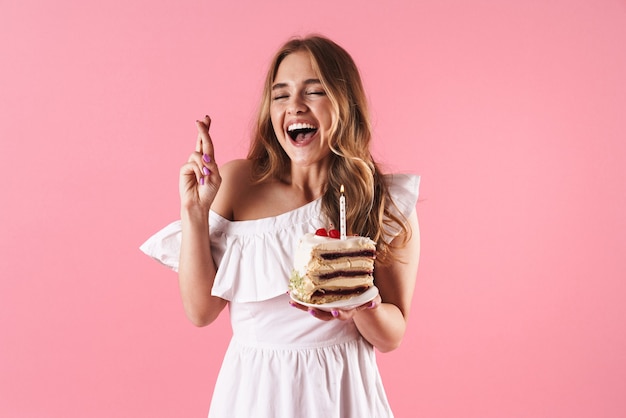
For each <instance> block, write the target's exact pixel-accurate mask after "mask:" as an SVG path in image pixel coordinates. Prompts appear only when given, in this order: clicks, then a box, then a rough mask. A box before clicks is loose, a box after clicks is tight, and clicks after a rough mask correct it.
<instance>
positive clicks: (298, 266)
mask: <svg viewBox="0 0 626 418" xmlns="http://www.w3.org/2000/svg"><path fill="white" fill-rule="evenodd" d="M364 249H371V250H376V243H375V242H374V241H372V240H371V239H369V238H367V237H356V236H350V237H346V239H337V238H330V237H323V236H320V235H315V234H313V233H308V234H305V235H304V236H303V237H302V239H301V240H300V244H299V245H298V248H297V250H296V255H295V256H294V260H293V263H294V269H295V270H296V271H297V272H298V273H299V274H300V275H301V276H304V275H305V274H306V272H307V270H309V268H310V264H311V262H312V261H313V260H312V259H313V256H314V254H315V253H319V252H344V251H348V250H355V251H359V250H364ZM338 263H342V264H338ZM324 264H325V267H322V268H325V269H326V270H331V271H332V270H339V268H341V267H344V266H345V267H347V268H348V269H349V268H354V267H358V268H363V267H365V266H366V265H368V264H370V265H371V262H368V261H367V260H364V261H359V260H355V259H353V260H341V261H340V260H334V262H333V263H332V264H331V263H328V264H327V263H324ZM318 267H319V266H318Z"/></svg>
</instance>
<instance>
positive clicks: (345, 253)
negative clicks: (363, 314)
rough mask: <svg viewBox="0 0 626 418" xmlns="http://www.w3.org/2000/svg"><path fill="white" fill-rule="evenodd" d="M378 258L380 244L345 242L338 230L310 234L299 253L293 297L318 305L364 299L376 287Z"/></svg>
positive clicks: (349, 239) (352, 238)
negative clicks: (377, 245) (364, 294)
mask: <svg viewBox="0 0 626 418" xmlns="http://www.w3.org/2000/svg"><path fill="white" fill-rule="evenodd" d="M328 235H330V236H328ZM335 237H336V238H335ZM375 258H376V243H375V242H374V241H372V240H371V239H369V238H367V237H358V236H349V237H346V239H343V240H342V239H339V234H338V233H337V231H336V230H331V231H329V232H328V233H327V232H326V231H325V230H323V229H321V230H318V231H317V232H316V233H315V234H313V233H309V234H306V235H304V237H302V239H301V240H300V243H299V245H298V248H297V249H296V254H295V257H294V269H293V272H292V274H291V280H290V289H291V293H292V295H293V296H295V298H296V299H298V300H301V301H302V302H306V303H314V304H322V303H329V302H334V301H337V300H342V299H349V298H351V297H353V296H356V295H360V294H361V293H363V292H365V291H366V290H368V289H369V288H370V287H372V286H373V285H374V277H373V273H374V259H375Z"/></svg>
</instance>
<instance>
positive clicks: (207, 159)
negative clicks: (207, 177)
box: [202, 154, 211, 163]
mask: <svg viewBox="0 0 626 418" xmlns="http://www.w3.org/2000/svg"><path fill="white" fill-rule="evenodd" d="M202 159H203V160H204V162H205V163H210V162H211V157H209V154H203V155H202Z"/></svg>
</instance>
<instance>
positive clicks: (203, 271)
mask: <svg viewBox="0 0 626 418" xmlns="http://www.w3.org/2000/svg"><path fill="white" fill-rule="evenodd" d="M181 225H182V242H181V248H180V261H179V268H178V281H179V286H180V293H181V297H182V301H183V306H184V308H185V313H186V314H187V317H188V318H189V320H190V321H191V322H193V323H194V324H195V325H197V326H204V325H208V324H210V323H211V322H213V321H214V320H215V319H216V318H217V316H218V315H219V313H220V312H221V311H222V309H223V308H224V306H225V305H226V301H225V300H224V299H221V298H218V297H215V296H211V289H212V287H213V282H214V280H215V274H216V272H217V269H216V267H215V263H214V261H213V257H212V255H211V243H210V239H209V221H208V214H207V213H206V211H204V210H199V209H186V208H184V209H182V210H181Z"/></svg>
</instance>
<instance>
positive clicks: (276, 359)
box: [141, 174, 419, 418]
mask: <svg viewBox="0 0 626 418" xmlns="http://www.w3.org/2000/svg"><path fill="white" fill-rule="evenodd" d="M385 177H386V180H387V183H388V185H389V187H390V192H391V195H392V197H393V198H394V202H395V203H396V205H397V207H398V210H399V211H400V212H401V213H403V214H404V215H405V216H408V215H410V214H411V213H412V211H413V210H415V204H416V201H417V193H418V187H419V177H417V176H414V175H400V174H395V175H387V176H385ZM348 204H349V201H348ZM320 208H321V200H320V199H317V200H315V201H313V202H311V203H308V204H307V205H305V206H302V207H300V208H297V209H295V210H293V211H290V212H287V213H283V214H281V215H278V216H274V217H271V218H263V219H258V220H251V221H236V222H231V221H229V220H227V219H225V218H223V217H221V216H219V215H218V214H216V213H214V212H212V211H211V212H210V213H209V225H210V236H211V249H212V252H213V257H214V260H215V262H216V263H217V265H218V272H217V276H216V278H215V282H214V285H213V290H212V294H213V295H215V296H219V297H221V298H224V299H226V300H228V301H229V303H228V306H229V310H230V318H231V325H232V330H233V336H232V340H231V342H230V345H229V347H228V350H227V352H226V355H225V357H224V360H223V363H222V368H221V370H220V373H219V376H218V378H217V382H216V385H215V391H214V393H213V398H212V401H211V408H210V412H209V417H210V418H239V417H242V418H250V417H254V418H262V417H268V418H270V417H271V418H282V417H284V418H317V417H319V418H333V417H336V418H340V417H341V418H350V417H353V418H366V417H372V418H385V417H392V416H393V413H392V412H391V408H390V406H389V403H388V402H387V396H386V395H385V390H384V388H383V384H382V382H381V378H380V375H379V372H378V367H377V365H376V359H375V353H374V348H373V347H372V346H371V345H370V344H369V343H368V342H367V341H365V340H364V339H363V338H362V337H361V335H360V334H359V332H358V330H357V328H356V326H355V325H354V322H353V321H338V320H336V321H332V320H331V321H327V322H324V321H320V320H318V319H315V318H314V317H312V316H311V315H310V314H307V313H306V312H302V311H301V310H299V309H295V308H293V307H291V306H290V305H289V303H288V302H289V296H288V295H287V288H288V282H289V276H290V274H291V268H292V260H293V254H294V250H295V248H296V245H297V243H298V240H299V239H300V237H301V236H302V235H304V234H305V233H307V232H312V231H315V230H316V229H317V228H322V227H326V226H327V225H326V220H325V218H324V216H323V215H322V214H321V210H320ZM392 233H393V231H392ZM180 234H181V227H180V221H176V222H174V223H172V224H170V225H168V226H167V227H165V228H164V229H162V230H161V231H159V232H158V233H157V234H155V235H154V236H152V237H151V238H150V239H148V241H146V242H145V243H144V244H143V245H142V246H141V250H142V251H143V252H145V253H146V254H148V255H149V256H151V257H153V258H155V259H156V260H158V261H159V262H161V263H163V264H165V265H167V266H169V267H170V268H172V269H174V270H177V269H178V256H179V252H180Z"/></svg>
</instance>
